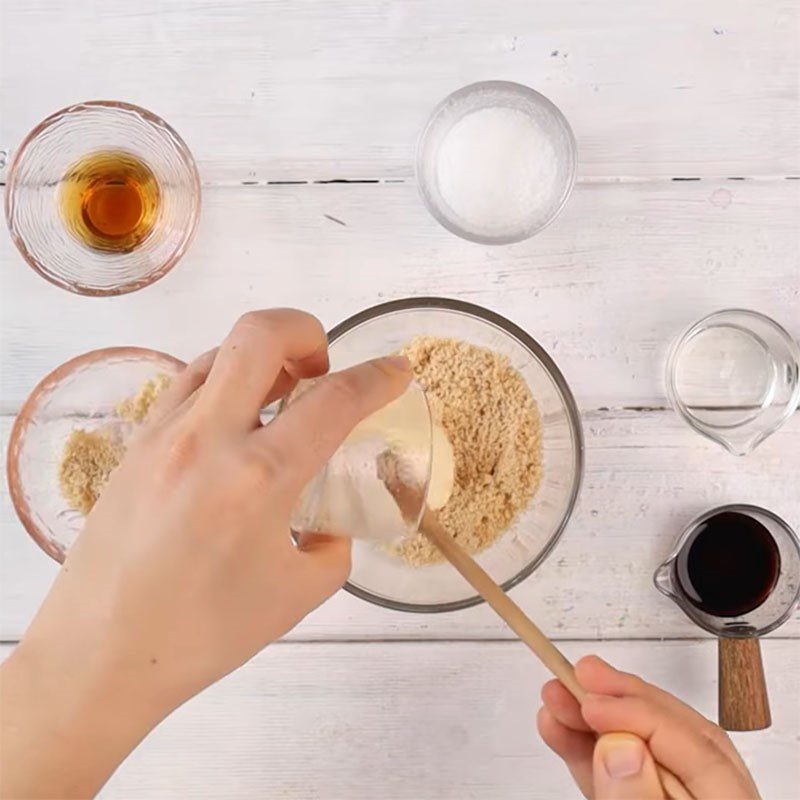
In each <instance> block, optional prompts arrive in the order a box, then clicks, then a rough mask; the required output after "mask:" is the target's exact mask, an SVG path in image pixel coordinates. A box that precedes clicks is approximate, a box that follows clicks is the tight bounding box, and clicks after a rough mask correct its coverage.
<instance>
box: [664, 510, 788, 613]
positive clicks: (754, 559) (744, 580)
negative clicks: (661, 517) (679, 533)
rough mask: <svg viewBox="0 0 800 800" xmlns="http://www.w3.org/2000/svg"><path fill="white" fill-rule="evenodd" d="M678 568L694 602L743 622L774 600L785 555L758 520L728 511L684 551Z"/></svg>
mask: <svg viewBox="0 0 800 800" xmlns="http://www.w3.org/2000/svg"><path fill="white" fill-rule="evenodd" d="M676 567H677V578H678V582H679V583H680V585H681V588H682V589H683V591H684V593H685V594H686V597H687V599H688V600H689V602H691V603H692V604H693V605H695V606H697V608H699V609H700V610H701V611H705V612H706V613H707V614H713V615H714V616H716V617H739V616H742V615H743V614H746V613H747V612H748V611H752V610H753V609H754V608H758V606H760V605H761V604H762V603H763V602H764V601H765V600H766V599H767V597H769V595H770V593H771V592H772V590H773V589H774V588H775V584H776V582H777V580H778V575H779V574H780V570H781V555H780V551H779V550H778V545H777V544H776V543H775V539H774V538H773V537H772V534H771V533H770V532H769V531H768V530H767V529H766V528H765V527H764V526H763V525H762V524H761V523H760V522H758V520H755V519H753V517H750V516H748V515H747V514H740V513H739V512H736V511H723V512H721V513H719V514H715V515H714V516H713V517H710V518H709V519H707V520H706V521H705V522H703V523H702V524H701V525H700V526H699V527H698V528H697V530H696V531H695V532H694V533H693V534H692V536H691V538H690V539H689V540H688V541H687V542H686V544H685V545H684V546H683V547H682V548H681V552H680V554H679V555H678V560H677V564H676Z"/></svg>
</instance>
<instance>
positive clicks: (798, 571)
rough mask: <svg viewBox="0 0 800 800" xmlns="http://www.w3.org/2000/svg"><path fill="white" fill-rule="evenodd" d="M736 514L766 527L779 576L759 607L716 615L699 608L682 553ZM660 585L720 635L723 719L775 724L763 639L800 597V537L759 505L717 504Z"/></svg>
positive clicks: (752, 726)
mask: <svg viewBox="0 0 800 800" xmlns="http://www.w3.org/2000/svg"><path fill="white" fill-rule="evenodd" d="M725 513H732V514H739V515H743V516H745V517H748V518H750V519H751V520H754V521H755V522H756V523H758V525H760V526H763V528H765V529H766V531H767V532H768V533H769V535H770V536H771V537H772V540H773V541H774V544H775V546H776V548H777V557H778V558H777V561H778V564H777V575H776V576H775V578H774V581H773V582H772V585H771V589H770V590H769V594H768V595H767V596H766V598H765V599H764V600H763V602H761V603H760V604H759V605H757V606H755V607H754V608H750V609H749V610H747V611H743V612H741V613H738V614H736V615H735V616H717V615H714V614H712V613H709V612H708V611H707V610H704V609H703V608H701V607H700V605H699V604H698V602H697V600H696V599H695V600H694V601H693V599H692V598H691V596H690V594H689V590H688V589H687V588H686V587H685V586H684V585H683V584H682V582H681V578H680V574H681V569H682V562H683V557H684V556H688V550H689V548H690V547H691V545H692V543H693V541H694V539H695V534H696V533H697V532H698V531H699V530H700V529H701V527H702V526H704V525H705V523H706V522H707V521H708V520H710V519H711V518H712V517H717V516H718V515H721V514H725ZM653 580H654V582H655V585H656V588H657V589H658V590H659V591H660V592H661V593H662V594H664V595H666V596H667V597H669V598H670V599H671V600H672V601H673V602H675V603H676V604H677V605H678V607H679V608H680V609H681V610H682V611H683V612H684V613H685V614H686V616H688V617H689V619H691V620H692V622H694V623H695V624H697V625H699V626H700V627H701V628H703V629H704V630H706V631H708V632H709V633H712V634H714V635H715V636H717V637H719V720H720V724H721V725H722V726H723V727H724V728H725V729H726V730H758V729H761V728H766V727H768V726H769V724H770V715H769V703H768V699H767V689H766V683H765V680H764V673H763V667H762V664H761V652H760V649H759V644H758V637H760V636H763V635H764V634H767V633H769V632H770V631H773V630H775V629H776V628H777V627H779V626H780V625H782V624H783V623H784V622H786V620H787V619H789V617H791V615H792V614H793V613H794V611H795V610H796V609H797V607H798V601H800V540H798V538H797V535H796V534H795V532H794V531H793V530H792V528H791V527H789V525H788V524H787V523H786V522H784V521H783V520H782V519H781V518H780V517H778V516H777V515H776V514H773V513H772V512H771V511H767V510H766V509H764V508H759V507H758V506H752V505H744V504H734V505H727V506H721V507H719V508H714V509H712V510H711V511H707V512H706V513H705V514H702V515H701V516H699V517H698V518H697V519H695V520H693V521H692V522H691V523H690V524H689V525H688V526H687V527H686V529H685V530H684V531H683V533H682V534H681V535H680V537H679V538H678V541H677V544H676V545H675V548H674V549H673V551H672V553H670V555H669V556H668V557H667V559H666V560H665V561H664V563H663V564H661V565H660V566H659V567H658V569H657V570H656V571H655V574H654V576H653Z"/></svg>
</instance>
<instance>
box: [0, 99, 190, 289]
mask: <svg viewBox="0 0 800 800" xmlns="http://www.w3.org/2000/svg"><path fill="white" fill-rule="evenodd" d="M104 151H117V152H122V153H124V154H126V155H128V156H133V157H134V158H135V159H138V160H140V161H142V162H144V164H145V165H146V166H147V167H149V169H150V171H151V172H152V173H153V175H154V176H155V179H156V181H157V183H158V187H159V192H160V195H159V208H158V212H157V214H158V215H157V217H156V220H155V223H154V225H153V228H152V230H151V231H150V232H149V234H148V235H147V236H146V238H145V239H144V240H143V241H141V243H139V244H138V246H136V247H135V248H134V249H132V250H130V251H128V252H106V251H102V250H96V249H93V248H91V247H89V246H87V245H86V244H84V243H83V242H81V241H80V240H79V239H78V238H76V237H75V236H74V235H73V234H72V233H71V232H70V231H69V229H68V227H67V225H66V224H65V222H64V219H63V218H62V214H61V207H60V202H59V197H60V191H61V187H62V185H63V179H64V176H65V175H66V174H67V173H68V171H69V170H70V168H71V167H73V166H74V165H75V164H76V163H77V162H79V161H80V160H81V159H83V158H85V157H86V156H88V155H90V154H92V153H99V152H104ZM5 210H6V221H7V223H8V228H9V231H10V232H11V238H12V239H13V240H14V243H15V244H16V246H17V248H18V249H19V251H20V253H22V255H23V257H24V258H25V260H26V261H27V262H28V264H30V266H31V267H33V269H34V270H36V272H38V273H39V274H40V275H41V276H42V277H43V278H45V279H47V280H48V281H50V282H51V283H54V284H55V285H56V286H60V287H61V288H62V289H67V290H68V291H71V292H76V293H77V294H84V295H91V296H108V295H118V294H125V293H127V292H133V291H136V290H137V289H141V288H143V287H145V286H149V285H150V284H151V283H153V282H154V281H157V280H158V279H159V278H161V277H163V276H164V275H166V273H167V272H169V270H170V269H172V267H173V266H175V264H176V263H177V262H178V260H179V259H180V258H181V256H182V255H183V254H184V253H185V252H186V249H187V248H188V246H189V244H190V242H191V240H192V237H193V235H194V232H195V229H196V227H197V222H198V219H199V215H200V177H199V175H198V173H197V167H196V165H195V162H194V159H193V158H192V154H191V153H190V152H189V149H188V148H187V146H186V144H185V143H184V141H183V139H181V137H180V136H179V135H178V134H177V133H176V132H175V131H174V130H173V129H172V128H171V127H170V126H169V125H168V124H167V123H166V122H164V120H163V119H161V118H160V117H157V116H156V115H155V114H153V113H151V112H150V111H146V110H145V109H143V108H139V107H138V106H134V105H131V104H129V103H121V102H116V101H105V100H95V101H90V102H85V103H78V104H77V105H73V106H69V107H68V108H64V109H62V110H61V111H57V112H56V113H55V114H52V115H51V116H49V117H48V118H47V119H45V120H44V121H43V122H41V123H39V125H37V126H36V127H35V128H34V129H33V130H32V131H31V132H30V133H29V134H28V135H27V136H26V137H25V139H24V140H23V142H22V144H21V145H20V147H19V149H18V150H17V151H16V153H15V154H14V157H13V159H12V162H11V165H10V167H9V172H8V187H7V188H6V201H5Z"/></svg>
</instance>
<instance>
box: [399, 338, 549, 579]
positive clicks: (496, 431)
mask: <svg viewBox="0 0 800 800" xmlns="http://www.w3.org/2000/svg"><path fill="white" fill-rule="evenodd" d="M402 353H403V355H405V356H406V357H407V358H408V359H409V361H410V362H411V366H412V368H413V370H414V375H415V377H416V379H417V381H418V382H419V383H420V384H421V385H422V387H423V388H424V389H425V390H426V393H427V396H428V402H429V403H430V406H431V412H432V414H433V417H434V420H435V421H436V422H438V423H439V424H440V425H442V427H443V428H444V430H445V432H446V433H447V435H448V437H449V439H450V442H451V444H452V445H453V451H454V455H455V487H454V489H453V494H452V495H451V497H450V499H449V500H448V502H447V504H446V505H445V506H444V508H442V509H441V510H440V511H439V512H438V513H439V519H440V521H441V522H442V524H443V525H444V527H445V528H446V529H447V531H448V532H449V533H450V534H451V535H452V536H453V538H455V539H456V541H457V542H458V543H459V544H460V545H461V546H462V547H464V548H465V549H466V550H467V551H468V552H470V553H477V552H479V551H481V550H483V549H485V548H486V547H488V546H489V545H490V544H492V542H494V541H495V540H496V539H497V538H498V537H499V536H500V534H501V533H503V531H505V530H506V529H507V528H508V527H509V525H510V524H511V522H512V521H513V520H514V518H515V517H516V516H517V514H518V513H519V512H520V511H522V509H524V508H525V507H526V506H527V505H528V503H529V502H530V500H531V498H532V497H533V495H534V494H535V493H536V490H537V488H538V487H539V483H540V481H541V477H542V441H541V420H540V417H539V409H538V407H537V405H536V402H535V401H534V399H533V397H532V396H531V393H530V390H529V389H528V385H527V384H526V383H525V380H524V379H523V377H522V376H521V375H520V374H519V372H517V370H515V369H514V368H513V367H512V366H511V364H510V363H509V361H508V359H507V358H506V357H505V356H501V355H499V354H497V353H494V352H492V351H491V350H486V349H484V348H482V347H477V346H475V345H472V344H468V343H467V342H462V341H459V340H457V339H440V338H435V337H420V338H417V339H414V340H413V341H412V342H411V343H410V344H409V345H407V346H406V347H405V348H404V349H403V350H402ZM396 552H397V554H398V555H400V556H401V557H402V558H403V559H405V561H406V562H407V563H409V564H411V565H414V566H420V565H423V564H431V563H433V562H436V561H441V560H442V556H441V554H440V553H439V551H438V549H437V548H436V546H435V545H434V544H432V543H431V542H430V541H429V540H428V539H427V538H426V537H425V536H423V535H422V534H416V535H415V536H413V537H409V538H407V539H405V540H404V541H403V542H401V543H400V544H398V545H397V547H396Z"/></svg>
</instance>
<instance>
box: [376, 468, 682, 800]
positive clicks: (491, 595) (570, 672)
mask: <svg viewBox="0 0 800 800" xmlns="http://www.w3.org/2000/svg"><path fill="white" fill-rule="evenodd" d="M384 467H385V468H383V469H381V470H380V473H381V477H382V478H383V480H384V481H385V482H386V488H387V489H389V491H390V492H391V493H392V495H393V496H394V498H395V500H396V501H397V505H398V506H399V507H400V509H401V511H402V512H403V513H404V514H405V513H406V511H409V512H410V511H412V510H413V509H419V507H420V496H419V492H418V491H417V490H415V489H413V488H410V487H408V486H406V485H405V484H404V483H402V482H401V481H400V480H399V479H398V478H397V472H398V471H397V470H396V469H393V468H392V465H390V464H385V465H384ZM419 530H420V532H421V533H423V534H424V535H425V536H427V537H428V539H430V540H431V541H432V542H433V543H434V544H435V545H436V547H438V548H439V550H440V551H441V553H442V555H443V556H444V557H445V558H446V559H447V560H448V561H449V562H450V563H451V564H452V565H453V566H454V567H455V568H456V569H457V570H458V571H459V572H460V573H461V575H462V576H463V577H464V578H466V580H467V582H468V583H469V584H470V585H471V586H472V587H473V588H474V589H475V591H476V592H478V594H479V595H480V596H481V597H482V598H483V599H484V600H485V601H486V602H487V603H488V604H489V605H490V606H491V607H492V608H493V609H494V610H495V611H496V612H497V614H498V615H499V616H500V617H501V619H503V620H505V622H506V624H507V625H508V627H509V628H511V630H512V631H514V633H516V634H517V636H519V638H520V639H521V640H522V641H523V642H524V643H525V644H526V645H528V647H529V648H530V650H531V652H532V653H533V654H534V655H535V656H536V657H537V658H538V659H539V660H540V661H541V662H542V663H543V664H544V665H545V666H546V667H547V669H549V670H550V672H552V673H553V675H555V677H556V678H558V679H559V680H560V681H561V683H563V684H564V686H566V687H567V689H568V690H569V691H570V693H571V694H572V696H573V697H574V698H575V699H576V700H577V701H578V702H579V703H582V702H583V700H584V698H585V697H586V692H585V691H584V689H583V687H582V686H581V685H580V684H579V683H578V680H577V678H576V677H575V668H574V667H573V666H572V664H571V663H570V661H569V660H568V659H567V657H566V656H565V655H564V654H563V653H562V652H561V651H560V650H559V649H558V648H557V647H556V646H555V645H554V644H553V643H552V642H551V641H550V639H548V638H547V636H545V634H544V633H542V631H541V630H540V629H539V627H538V626H537V625H536V624H535V623H534V622H533V620H531V619H530V617H528V616H527V614H525V612H524V611H523V610H522V609H521V608H520V607H519V606H518V605H517V604H516V603H515V602H514V601H513V600H512V599H511V598H510V597H509V596H508V595H507V594H506V593H505V592H504V591H503V590H502V589H501V588H500V586H498V585H497V583H495V581H494V580H492V578H491V577H490V576H489V573H487V572H486V570H484V569H483V567H481V566H480V564H478V562H477V561H475V559H474V558H472V556H471V555H469V553H467V552H466V550H464V549H463V548H462V547H461V545H459V544H458V542H456V540H455V539H454V538H453V537H452V536H451V535H450V534H449V533H448V532H447V531H446V530H445V528H444V526H443V525H442V523H441V522H439V518H438V517H437V516H436V514H435V513H434V512H433V511H431V510H430V509H429V508H427V506H426V507H425V510H424V511H423V514H422V519H421V520H420V524H419ZM656 770H657V771H658V776H659V778H660V779H661V785H662V786H663V788H664V791H665V792H666V794H667V797H668V798H670V800H694V798H693V797H692V795H691V794H690V793H689V791H688V790H687V789H686V787H685V786H684V785H683V784H682V783H681V782H680V780H679V779H678V778H677V777H676V776H675V775H674V774H673V773H672V772H670V771H669V770H668V769H666V768H665V767H662V766H661V765H660V764H656Z"/></svg>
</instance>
